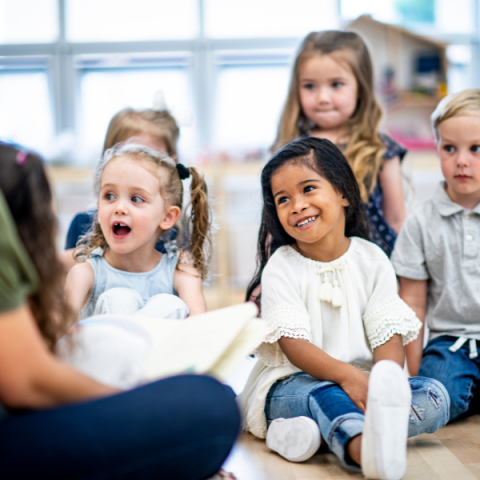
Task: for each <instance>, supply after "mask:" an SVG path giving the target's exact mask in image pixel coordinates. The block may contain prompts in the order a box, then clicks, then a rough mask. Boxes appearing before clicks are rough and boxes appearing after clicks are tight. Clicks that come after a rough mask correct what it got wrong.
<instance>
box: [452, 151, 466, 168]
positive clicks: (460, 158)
mask: <svg viewBox="0 0 480 480" xmlns="http://www.w3.org/2000/svg"><path fill="white" fill-rule="evenodd" d="M469 155H470V151H466V150H464V149H461V150H459V151H458V154H457V158H456V159H455V160H456V164H457V167H459V168H466V167H468V165H469V164H470V161H469Z"/></svg>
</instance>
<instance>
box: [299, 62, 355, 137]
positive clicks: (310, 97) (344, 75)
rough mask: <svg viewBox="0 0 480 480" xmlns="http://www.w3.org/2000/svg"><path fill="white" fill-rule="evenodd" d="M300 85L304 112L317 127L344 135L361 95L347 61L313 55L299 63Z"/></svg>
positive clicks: (320, 129)
mask: <svg viewBox="0 0 480 480" xmlns="http://www.w3.org/2000/svg"><path fill="white" fill-rule="evenodd" d="M298 85H299V96H300V103H301V106H302V109H303V112H304V114H305V115H306V117H307V118H308V119H310V120H311V121H313V122H314V123H315V124H316V125H317V127H318V130H319V131H324V132H325V133H327V132H329V131H332V132H333V133H335V132H337V135H341V134H345V131H344V130H345V128H346V127H347V122H348V119H349V118H350V117H351V116H352V115H353V113H354V112H355V108H356V106H357V98H358V85H357V80H356V78H355V76H354V74H353V72H352V70H351V69H350V68H349V67H348V66H347V65H346V63H343V62H339V61H337V60H336V59H334V58H333V57H332V56H331V55H321V56H320V55H314V56H313V57H311V58H310V59H308V60H306V61H305V62H304V63H303V64H302V65H301V66H300V68H299V72H298Z"/></svg>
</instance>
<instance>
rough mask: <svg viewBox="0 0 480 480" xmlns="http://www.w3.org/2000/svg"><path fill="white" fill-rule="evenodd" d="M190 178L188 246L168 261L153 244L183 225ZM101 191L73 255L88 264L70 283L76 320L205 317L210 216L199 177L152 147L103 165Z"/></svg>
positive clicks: (129, 148) (110, 154) (121, 150)
mask: <svg viewBox="0 0 480 480" xmlns="http://www.w3.org/2000/svg"><path fill="white" fill-rule="evenodd" d="M190 176H191V178H192V181H191V192H190V193H191V215H190V218H189V220H188V227H189V237H188V241H187V244H186V245H185V249H184V250H183V251H182V252H177V250H176V247H174V246H171V247H170V248H168V249H167V253H165V254H162V253H160V252H158V251H157V250H156V249H155V244H156V242H157V239H158V238H159V237H160V236H161V235H164V234H165V233H166V232H167V231H169V230H170V229H171V228H172V227H173V226H174V225H175V223H176V222H177V220H178V218H179V216H180V213H181V211H182V201H183V185H182V180H184V179H186V178H188V177H190ZM95 192H96V194H97V197H98V204H97V205H98V214H97V215H96V217H95V221H94V224H93V227H92V229H91V230H90V231H89V233H88V234H87V235H86V236H85V238H84V240H83V241H82V243H81V244H80V245H79V247H78V248H77V250H76V252H75V256H76V259H77V261H81V262H82V263H80V264H79V265H77V266H75V267H74V268H72V269H71V270H70V272H69V274H68V276H67V282H66V292H67V297H68V299H69V302H70V305H71V306H72V308H73V310H74V311H75V313H77V314H78V313H80V316H81V318H86V317H89V316H91V315H94V314H99V313H112V314H121V315H128V314H135V313H137V314H143V315H148V316H153V317H162V318H185V317H186V316H187V315H189V314H190V315H195V314H199V313H203V312H205V311H206V304H205V299H204V296H203V290H202V280H203V279H204V278H205V276H206V274H207V269H208V257H209V250H210V213H209V207H208V201H207V186H206V184H205V181H204V179H203V176H202V175H201V173H200V172H199V171H198V170H197V169H196V168H193V167H190V168H186V167H185V166H183V165H182V164H175V162H174V160H173V159H171V158H170V157H168V156H166V155H164V154H162V153H160V152H157V151H155V150H153V149H151V148H148V147H146V146H143V145H138V144H129V143H126V144H119V145H117V146H115V147H113V148H111V149H109V150H107V151H106V152H105V155H104V156H103V158H102V160H101V161H100V162H99V164H98V166H97V168H96V172H95Z"/></svg>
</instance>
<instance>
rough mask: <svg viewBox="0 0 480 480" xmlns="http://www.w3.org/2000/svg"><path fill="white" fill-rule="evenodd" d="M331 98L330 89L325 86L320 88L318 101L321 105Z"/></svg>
mask: <svg viewBox="0 0 480 480" xmlns="http://www.w3.org/2000/svg"><path fill="white" fill-rule="evenodd" d="M329 98H330V96H329V93H328V88H327V87H325V86H320V87H318V94H317V101H318V102H319V103H324V102H328V100H329Z"/></svg>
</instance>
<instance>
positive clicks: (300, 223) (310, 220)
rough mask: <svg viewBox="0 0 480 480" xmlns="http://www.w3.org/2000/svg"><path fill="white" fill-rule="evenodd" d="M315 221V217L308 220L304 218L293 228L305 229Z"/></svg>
mask: <svg viewBox="0 0 480 480" xmlns="http://www.w3.org/2000/svg"><path fill="white" fill-rule="evenodd" d="M316 219H317V217H316V216H315V217H309V218H306V219H305V220H302V221H301V222H298V223H297V224H296V225H295V226H296V227H306V226H307V225H310V224H311V223H313V222H314V221H315V220H316Z"/></svg>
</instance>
